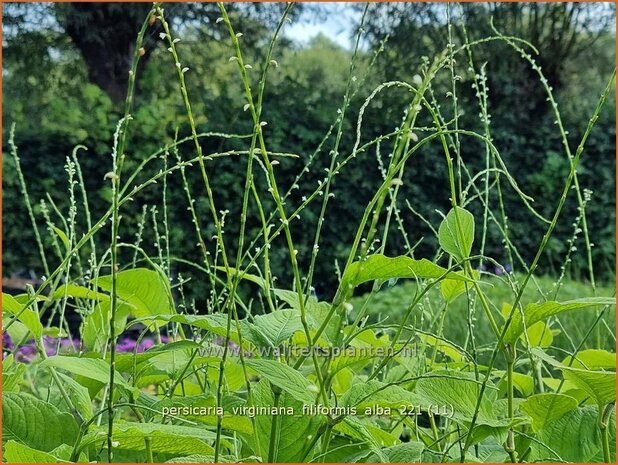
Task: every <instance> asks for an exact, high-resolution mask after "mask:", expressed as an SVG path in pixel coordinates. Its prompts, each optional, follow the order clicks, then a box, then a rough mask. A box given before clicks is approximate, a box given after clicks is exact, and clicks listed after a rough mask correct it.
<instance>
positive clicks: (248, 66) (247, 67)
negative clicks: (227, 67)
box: [245, 65, 253, 69]
mask: <svg viewBox="0 0 618 465" xmlns="http://www.w3.org/2000/svg"><path fill="white" fill-rule="evenodd" d="M245 68H246V69H253V66H251V65H245Z"/></svg>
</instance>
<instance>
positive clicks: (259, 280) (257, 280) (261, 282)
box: [215, 266, 268, 289]
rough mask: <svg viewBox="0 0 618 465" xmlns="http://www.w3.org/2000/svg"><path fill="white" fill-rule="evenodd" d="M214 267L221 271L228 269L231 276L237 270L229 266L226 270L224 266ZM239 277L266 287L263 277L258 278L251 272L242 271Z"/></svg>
mask: <svg viewBox="0 0 618 465" xmlns="http://www.w3.org/2000/svg"><path fill="white" fill-rule="evenodd" d="M215 268H216V269H217V271H223V272H225V271H229V274H230V275H231V276H234V277H236V276H238V270H237V269H236V268H232V267H229V268H227V270H226V268H225V267H224V266H217V267H215ZM241 279H244V280H247V281H250V282H252V283H254V284H257V285H258V286H260V287H261V288H262V289H266V288H267V287H268V285H267V283H266V281H265V280H264V278H260V277H259V276H256V275H253V274H251V273H242V275H241Z"/></svg>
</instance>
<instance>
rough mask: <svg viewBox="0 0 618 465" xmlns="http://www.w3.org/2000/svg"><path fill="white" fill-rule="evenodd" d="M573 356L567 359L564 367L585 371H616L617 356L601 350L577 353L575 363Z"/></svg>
mask: <svg viewBox="0 0 618 465" xmlns="http://www.w3.org/2000/svg"><path fill="white" fill-rule="evenodd" d="M571 358H572V357H571V356H568V357H566V358H565V359H564V360H563V361H562V364H563V365H567V366H569V365H570V366H572V367H573V368H583V369H585V370H594V371H596V370H614V371H615V370H616V354H614V353H612V352H608V351H606V350H601V349H588V350H582V351H580V352H577V356H576V357H575V360H574V361H573V363H570V362H571Z"/></svg>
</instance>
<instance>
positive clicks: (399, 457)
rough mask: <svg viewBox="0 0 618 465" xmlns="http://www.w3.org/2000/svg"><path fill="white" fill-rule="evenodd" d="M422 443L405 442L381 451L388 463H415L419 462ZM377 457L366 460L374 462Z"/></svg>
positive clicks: (373, 456) (422, 447)
mask: <svg viewBox="0 0 618 465" xmlns="http://www.w3.org/2000/svg"><path fill="white" fill-rule="evenodd" d="M424 448H425V446H424V445H423V443H422V442H407V443H404V444H397V445H396V446H391V447H387V448H385V449H383V450H382V452H383V453H384V455H386V458H387V459H388V463H416V462H420V461H421V456H422V454H423V449H424ZM377 459H378V457H377V456H376V455H375V454H374V455H372V456H370V457H369V459H368V460H367V461H368V462H369V463H372V462H376V461H377Z"/></svg>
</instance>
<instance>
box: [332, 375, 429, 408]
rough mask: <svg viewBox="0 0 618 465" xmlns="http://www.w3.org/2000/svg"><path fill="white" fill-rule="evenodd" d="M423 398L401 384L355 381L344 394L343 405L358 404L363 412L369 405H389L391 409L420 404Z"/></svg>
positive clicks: (357, 406)
mask: <svg viewBox="0 0 618 465" xmlns="http://www.w3.org/2000/svg"><path fill="white" fill-rule="evenodd" d="M422 400H423V399H421V398H419V396H417V395H416V394H415V393H413V392H410V391H408V390H406V389H403V388H402V387H400V386H396V385H392V386H389V385H388V384H386V383H383V382H381V381H376V380H372V381H369V382H364V383H354V384H353V385H352V387H351V388H350V390H349V391H348V392H346V393H345V394H344V395H343V398H342V399H341V403H342V405H347V406H356V408H357V412H359V413H362V410H364V409H365V408H367V407H376V406H377V407H384V408H386V407H388V408H391V409H397V411H398V410H399V408H401V406H406V407H407V408H408V409H409V410H410V409H411V407H412V406H415V405H419V404H420V403H421V401H422Z"/></svg>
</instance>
